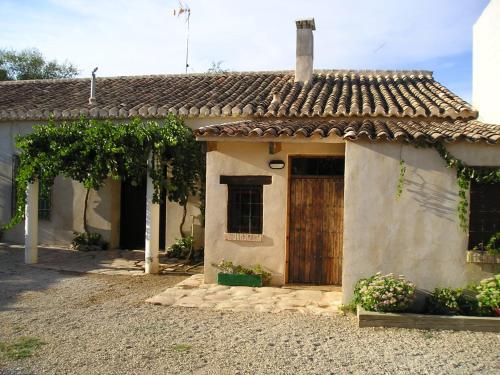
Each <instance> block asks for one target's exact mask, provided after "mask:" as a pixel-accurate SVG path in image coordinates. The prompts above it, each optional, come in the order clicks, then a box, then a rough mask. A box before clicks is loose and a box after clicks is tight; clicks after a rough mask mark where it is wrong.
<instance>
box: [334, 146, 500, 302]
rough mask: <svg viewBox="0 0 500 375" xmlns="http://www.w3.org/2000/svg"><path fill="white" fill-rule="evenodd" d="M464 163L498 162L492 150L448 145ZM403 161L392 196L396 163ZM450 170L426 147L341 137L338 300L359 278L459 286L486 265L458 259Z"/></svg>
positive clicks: (484, 271)
mask: <svg viewBox="0 0 500 375" xmlns="http://www.w3.org/2000/svg"><path fill="white" fill-rule="evenodd" d="M446 147H447V148H448V150H449V151H450V152H452V153H453V154H454V155H455V156H456V157H459V158H460V159H462V160H464V161H465V162H467V163H468V164H469V165H483V166H487V165H489V166H493V165H496V166H499V165H500V147H499V146H498V145H496V146H491V145H485V144H464V143H461V144H449V145H446ZM400 158H402V159H403V160H404V161H405V163H406V168H407V169H406V174H405V179H404V188H403V193H402V195H401V197H400V198H399V199H396V186H397V180H398V176H399V160H400ZM457 203H458V189H457V184H456V174H455V171H454V170H453V169H448V168H446V167H445V164H444V162H443V160H442V159H441V157H440V156H439V155H438V154H437V152H436V151H435V150H434V149H421V148H419V149H417V148H415V147H413V146H411V145H401V144H394V143H390V144H389V143H368V142H358V143H353V142H348V143H347V145H346V172H345V196H344V250H343V275H342V287H343V295H344V302H348V301H349V299H350V298H351V295H352V291H353V288H354V285H355V283H356V281H357V280H359V279H360V278H362V277H366V276H370V275H372V274H374V273H376V272H378V271H381V272H384V273H389V272H392V273H395V274H403V275H405V276H406V277H407V278H408V279H409V280H411V281H413V282H414V283H416V285H417V286H418V287H420V288H424V289H432V288H435V287H438V286H441V287H462V286H465V285H466V284H467V283H469V282H472V281H476V280H479V279H481V278H483V277H486V276H488V275H489V272H491V271H492V268H489V267H487V266H479V265H474V264H468V263H466V261H465V256H466V250H467V233H465V232H464V231H462V230H461V229H460V227H459V221H458V215H457Z"/></svg>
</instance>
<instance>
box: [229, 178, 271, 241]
mask: <svg viewBox="0 0 500 375" xmlns="http://www.w3.org/2000/svg"><path fill="white" fill-rule="evenodd" d="M228 198H229V199H228V225H227V226H228V228H227V230H228V232H229V233H254V234H261V233H262V208H263V203H262V185H228Z"/></svg>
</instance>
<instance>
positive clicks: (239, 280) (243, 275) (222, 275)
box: [213, 260, 271, 287]
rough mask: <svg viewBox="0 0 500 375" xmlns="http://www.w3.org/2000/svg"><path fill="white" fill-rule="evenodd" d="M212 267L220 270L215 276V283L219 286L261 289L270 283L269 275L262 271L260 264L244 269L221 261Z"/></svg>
mask: <svg viewBox="0 0 500 375" xmlns="http://www.w3.org/2000/svg"><path fill="white" fill-rule="evenodd" d="M213 266H214V267H216V268H218V269H219V270H220V272H219V273H218V274H217V283H218V284H220V285H229V286H253V287H261V286H262V285H267V284H269V282H270V281H271V274H270V273H269V272H267V271H264V269H263V268H262V266H261V265H260V264H256V265H254V266H252V267H250V268H246V267H243V266H241V265H234V264H233V262H231V261H226V260H222V261H221V262H219V263H218V264H213Z"/></svg>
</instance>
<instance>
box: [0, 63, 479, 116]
mask: <svg viewBox="0 0 500 375" xmlns="http://www.w3.org/2000/svg"><path fill="white" fill-rule="evenodd" d="M89 93H90V79H82V78H76V79H57V80H34V81H10V82H1V83H0V121H7V120H44V119H48V118H49V117H50V116H54V117H55V118H56V119H65V118H67V119H71V118H78V117H80V116H81V115H84V116H90V117H99V118H130V117H135V116H142V117H148V118H161V117H164V116H165V115H166V114H167V113H174V114H176V115H182V116H228V117H238V116H251V117H290V118H295V117H344V116H351V117H353V116H354V117H359V116H362V117H379V116H385V117H397V118H403V117H409V118H431V117H432V118H436V117H437V118H452V119H457V118H462V119H470V118H476V117H477V112H476V111H475V110H474V109H473V108H472V107H471V106H470V105H469V104H468V103H466V102H465V101H464V100H462V99H461V98H459V97H458V96H456V95H455V94H453V93H452V92H450V91H449V90H448V89H446V88H445V87H443V86H442V85H440V84H439V83H438V82H436V81H435V80H434V79H433V77H432V73H431V72H428V71H350V70H325V71H315V73H314V75H313V80H312V82H310V83H309V84H306V85H304V84H302V83H298V82H294V74H293V72H253V73H224V74H190V75H189V74H188V75H158V76H136V77H134V76H132V77H114V78H97V88H96V98H97V104H96V105H90V104H89V103H88V99H89Z"/></svg>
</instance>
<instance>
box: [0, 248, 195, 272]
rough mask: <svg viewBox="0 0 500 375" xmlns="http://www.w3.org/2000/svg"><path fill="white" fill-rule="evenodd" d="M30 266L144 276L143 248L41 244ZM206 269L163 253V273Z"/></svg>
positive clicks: (22, 249)
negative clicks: (90, 248)
mask: <svg viewBox="0 0 500 375" xmlns="http://www.w3.org/2000/svg"><path fill="white" fill-rule="evenodd" d="M0 248H4V249H12V250H14V251H24V247H23V246H21V245H11V244H5V243H2V244H0ZM30 266H31V267H37V268H46V269H52V270H55V271H65V272H75V273H96V274H102V275H110V276H113V275H120V276H144V275H145V273H144V250H119V249H110V250H105V251H102V250H101V251H77V250H72V249H69V248H65V247H56V246H51V247H45V246H39V247H38V263H36V264H32V265H30ZM200 272H203V265H202V264H201V263H200V264H197V265H190V264H185V263H182V262H180V261H178V260H176V259H171V258H167V257H166V256H165V254H164V253H161V254H160V273H162V274H176V273H180V274H183V275H190V274H193V273H200Z"/></svg>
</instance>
